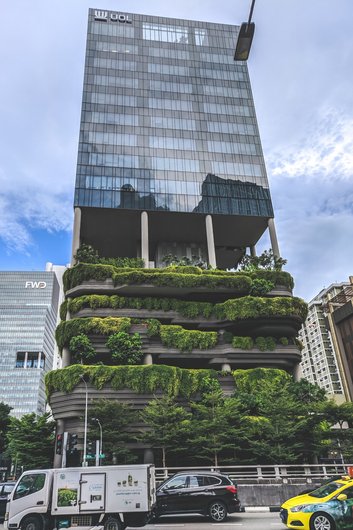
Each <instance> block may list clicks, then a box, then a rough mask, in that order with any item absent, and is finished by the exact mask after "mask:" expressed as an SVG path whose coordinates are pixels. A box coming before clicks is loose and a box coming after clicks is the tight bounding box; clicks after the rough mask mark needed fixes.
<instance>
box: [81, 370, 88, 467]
mask: <svg viewBox="0 0 353 530" xmlns="http://www.w3.org/2000/svg"><path fill="white" fill-rule="evenodd" d="M80 379H81V381H82V382H83V383H84V384H85V387H86V404H85V430H84V436H83V460H82V467H87V407H88V388H87V383H86V381H85V378H84V377H83V375H82V374H81V375H80Z"/></svg>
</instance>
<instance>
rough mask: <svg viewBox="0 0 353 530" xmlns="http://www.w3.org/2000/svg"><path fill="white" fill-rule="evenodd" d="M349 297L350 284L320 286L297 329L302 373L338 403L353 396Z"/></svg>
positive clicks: (352, 293)
mask: <svg viewBox="0 0 353 530" xmlns="http://www.w3.org/2000/svg"><path fill="white" fill-rule="evenodd" d="M352 279H353V278H352V277H351V280H352ZM352 300H353V289H352V283H348V282H342V283H334V284H332V285H330V286H329V287H328V288H327V289H323V290H322V291H321V292H320V293H319V294H318V295H317V296H315V298H313V300H311V301H310V302H309V312H308V317H307V319H306V321H305V323H304V324H303V326H302V329H301V330H300V332H299V338H300V340H301V341H302V343H303V346H304V348H303V351H302V363H301V367H302V372H303V376H304V377H305V378H306V379H308V381H310V382H311V383H316V384H318V385H319V386H320V387H321V388H323V389H324V390H325V391H326V393H327V394H329V395H332V397H334V399H335V400H336V401H338V402H342V401H345V400H347V401H351V400H352V399H353V326H352V321H353V318H352V315H353V309H352V308H353V305H352Z"/></svg>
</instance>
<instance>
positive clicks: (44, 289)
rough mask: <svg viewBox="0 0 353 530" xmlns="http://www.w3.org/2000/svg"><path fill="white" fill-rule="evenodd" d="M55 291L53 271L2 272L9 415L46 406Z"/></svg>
mask: <svg viewBox="0 0 353 530" xmlns="http://www.w3.org/2000/svg"><path fill="white" fill-rule="evenodd" d="M59 294H60V289H59V284H58V281H57V279H56V276H55V273H54V272H0V402H1V401H3V402H4V403H7V404H8V405H9V406H11V407H12V408H13V410H12V411H11V414H12V415H13V416H16V417H21V416H22V415H23V414H28V413H31V412H35V413H36V414H43V413H44V412H45V405H46V397H45V388H44V375H45V374H46V373H47V372H48V371H49V370H51V369H52V367H53V359H54V351H55V339H54V335H55V327H56V320H57V312H58V304H59Z"/></svg>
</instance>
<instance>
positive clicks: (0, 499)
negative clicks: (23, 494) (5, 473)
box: [0, 482, 16, 520]
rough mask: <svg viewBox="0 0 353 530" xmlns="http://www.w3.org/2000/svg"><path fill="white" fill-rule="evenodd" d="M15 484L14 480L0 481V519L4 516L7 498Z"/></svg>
mask: <svg viewBox="0 0 353 530" xmlns="http://www.w3.org/2000/svg"><path fill="white" fill-rule="evenodd" d="M15 484H16V482H0V520H1V519H3V518H4V515H5V512H6V503H7V499H8V497H9V495H10V493H11V491H12V490H13V489H14V487H15Z"/></svg>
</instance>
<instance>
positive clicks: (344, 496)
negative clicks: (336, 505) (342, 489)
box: [337, 493, 347, 502]
mask: <svg viewBox="0 0 353 530" xmlns="http://www.w3.org/2000/svg"><path fill="white" fill-rule="evenodd" d="M337 500H338V501H341V502H343V501H346V500H347V495H346V494H345V493H340V494H339V495H338V496H337Z"/></svg>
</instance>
